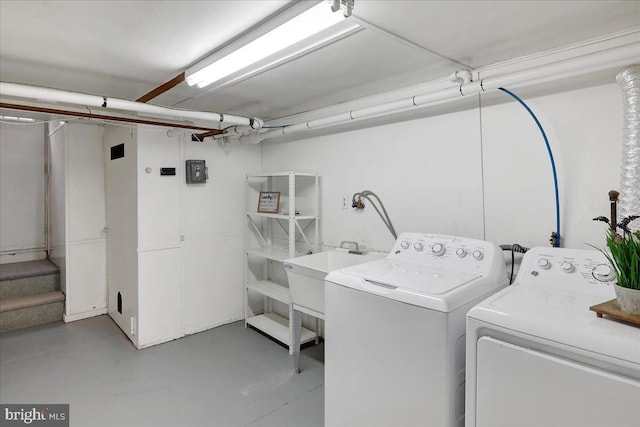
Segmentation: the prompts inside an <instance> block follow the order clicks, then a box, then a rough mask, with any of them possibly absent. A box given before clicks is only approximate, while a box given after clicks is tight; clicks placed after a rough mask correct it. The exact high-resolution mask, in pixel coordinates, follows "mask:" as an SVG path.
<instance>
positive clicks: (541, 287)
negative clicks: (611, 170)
mask: <svg viewBox="0 0 640 427" xmlns="http://www.w3.org/2000/svg"><path fill="white" fill-rule="evenodd" d="M613 279H614V275H613V274H612V271H611V269H610V267H609V264H608V263H607V261H606V259H605V258H604V256H603V255H602V254H601V253H600V252H597V251H587V250H574V249H559V248H533V249H531V250H530V251H529V252H527V253H526V255H525V256H524V258H523V260H522V264H521V267H520V271H519V273H518V276H517V279H516V281H515V283H514V284H513V285H512V286H509V287H508V288H506V289H504V290H502V291H500V292H499V293H497V294H495V295H493V296H491V297H489V298H488V299H486V300H485V301H483V302H482V303H480V304H479V305H477V306H476V307H474V308H473V309H471V310H470V311H469V313H468V315H467V397H466V425H467V427H489V426H490V427H500V426H504V427H518V426H536V427H538V426H545V427H547V426H548V427H553V426H558V427H560V426H561V427H572V426H575V427H588V426H594V427H596V426H598V427H602V426H609V427H638V426H640V328H639V327H637V326H631V325H628V324H624V323H622V322H619V321H616V320H612V319H610V318H606V317H604V318H598V317H597V316H596V313H594V312H593V311H590V310H589V307H591V306H593V305H596V304H600V303H602V302H605V301H608V300H611V299H613V298H615V294H614V290H613V285H612V283H613V282H612V281H613Z"/></svg>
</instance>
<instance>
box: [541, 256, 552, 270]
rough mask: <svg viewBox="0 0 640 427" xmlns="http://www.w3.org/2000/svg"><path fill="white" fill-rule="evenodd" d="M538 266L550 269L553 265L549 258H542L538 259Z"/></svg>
mask: <svg viewBox="0 0 640 427" xmlns="http://www.w3.org/2000/svg"><path fill="white" fill-rule="evenodd" d="M538 267H540V268H542V269H543V270H548V269H549V268H550V267H551V263H550V262H549V260H548V259H547V258H540V259H539V260H538Z"/></svg>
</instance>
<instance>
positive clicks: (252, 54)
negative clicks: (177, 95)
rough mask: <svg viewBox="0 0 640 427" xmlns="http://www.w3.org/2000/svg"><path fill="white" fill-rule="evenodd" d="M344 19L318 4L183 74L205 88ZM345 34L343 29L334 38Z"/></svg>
mask: <svg viewBox="0 0 640 427" xmlns="http://www.w3.org/2000/svg"><path fill="white" fill-rule="evenodd" d="M345 19H346V18H345V17H344V16H343V15H342V14H341V13H334V12H332V11H331V7H329V5H327V4H326V3H325V2H321V3H319V4H317V5H316V6H314V7H312V8H310V9H308V10H307V11H305V12H304V13H302V14H300V15H298V16H296V17H294V18H292V19H290V20H289V21H287V22H285V23H284V24H282V25H280V26H279V27H276V28H275V29H273V30H271V31H269V32H268V33H266V34H264V35H263V36H261V37H258V38H257V39H255V40H253V41H252V42H250V43H247V44H246V45H244V46H242V47H240V48H239V49H237V50H235V51H233V52H231V53H230V54H228V55H226V56H223V57H222V58H220V59H218V60H214V61H212V57H213V56H215V54H214V55H213V56H211V57H209V58H207V59H205V60H203V61H201V62H199V63H198V64H196V65H194V66H192V67H190V68H189V69H187V70H186V71H185V78H186V81H187V84H189V86H193V85H197V86H198V87H199V88H203V87H205V86H208V85H210V84H211V83H214V82H216V81H218V80H220V79H223V78H225V77H227V76H229V75H231V74H233V73H235V72H237V71H240V70H242V69H245V68H247V67H249V66H250V65H252V64H255V63H256V62H259V61H262V60H264V59H265V58H267V57H270V56H272V55H275V54H276V53H278V52H281V51H283V50H285V49H287V48H289V47H291V46H293V45H295V44H296V43H298V42H301V41H303V40H306V39H308V38H310V37H311V36H313V35H315V34H318V33H320V32H322V31H324V30H327V29H328V28H330V27H332V26H334V25H336V24H338V23H339V22H342V21H344V20H345ZM356 26H357V25H356ZM344 32H345V31H344V29H342V30H341V31H340V32H339V33H338V34H336V35H335V37H337V36H339V35H340V34H343V33H344Z"/></svg>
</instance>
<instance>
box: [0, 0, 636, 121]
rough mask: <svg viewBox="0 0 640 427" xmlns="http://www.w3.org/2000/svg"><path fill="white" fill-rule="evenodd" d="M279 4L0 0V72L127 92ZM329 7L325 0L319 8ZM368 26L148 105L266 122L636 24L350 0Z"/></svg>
mask: <svg viewBox="0 0 640 427" xmlns="http://www.w3.org/2000/svg"><path fill="white" fill-rule="evenodd" d="M290 3H291V2H289V1H275V0H257V1H248V0H243V1H219V0H217V1H95V0H94V1H11V0H0V80H2V81H10V82H18V83H26V84H32V85H40V86H48V87H54V88H60V89H65V90H72V91H78V92H85V93H92V94H96V95H102V96H111V97H119V98H126V99H131V100H134V99H136V98H138V97H139V96H141V95H143V94H145V93H146V92H148V91H150V90H151V89H153V88H155V87H157V86H159V85H161V84H162V83H164V82H166V81H168V80H170V79H171V78H173V77H174V76H176V75H178V74H180V73H181V72H182V71H184V70H185V69H186V68H187V67H189V66H190V65H192V64H194V63H196V62H198V60H199V59H201V58H203V57H205V56H207V55H208V54H209V53H210V52H213V51H215V50H216V49H217V48H219V47H221V46H222V45H224V44H225V43H228V42H229V41H231V40H232V39H234V38H236V37H238V36H239V35H241V34H242V33H243V32H245V31H247V30H249V29H250V28H252V27H254V26H255V25H257V24H258V23H260V22H261V21H263V20H265V19H266V18H268V17H269V16H271V15H273V14H275V13H277V12H278V11H280V10H281V9H282V8H285V7H287V6H288V5H289V4H290ZM327 7H329V6H327ZM354 16H355V17H357V18H359V19H361V20H363V21H366V22H367V23H369V24H370V26H369V27H368V28H367V29H365V30H364V31H361V32H359V33H356V34H354V35H351V36H349V37H347V38H345V39H343V40H341V41H339V42H336V43H334V44H331V45H329V46H327V47H324V48H322V49H319V50H317V51H315V52H312V53H310V54H308V55H305V56H303V57H301V58H298V59H296V60H293V61H291V62H288V63H286V64H284V65H281V66H279V67H276V68H273V69H271V70H268V71H266V72H263V73H261V74H258V75H255V76H253V77H251V78H249V79H247V80H244V81H241V82H239V83H236V84H234V85H231V86H227V87H224V88H221V89H216V90H206V89H197V88H191V87H188V86H187V84H186V83H181V84H180V85H178V86H177V87H175V88H173V89H171V90H170V91H168V92H166V93H165V94H163V95H161V96H159V97H158V98H156V99H154V100H153V101H151V102H152V103H154V104H158V105H164V106H175V107H180V108H188V109H198V110H204V111H218V112H224V113H232V114H240V115H244V116H255V117H261V118H264V119H267V120H269V119H275V118H279V117H284V116H289V115H292V114H295V113H299V112H304V111H308V110H312V109H316V108H320V107H323V106H328V105H333V104H337V103H340V102H345V101H348V100H351V99H354V98H360V97H363V96H367V95H371V94H375V93H380V92H383V91H388V90H393V89H397V88H401V87H405V86H409V85H412V84H416V83H420V82H427V81H431V80H435V79H439V78H442V77H444V76H446V75H448V74H450V73H451V72H453V71H455V70H457V69H459V68H461V65H464V66H466V67H469V68H477V67H481V66H486V65H490V64H494V63H497V62H501V61H505V60H509V59H512V58H517V57H521V56H525V55H529V54H532V53H535V52H539V51H543V50H548V49H552V48H556V47H560V46H565V45H568V44H572V43H577V42H580V41H584V40H588V39H592V38H596V37H600V36H603V35H607V34H611V33H614V32H618V31H623V30H628V29H631V28H638V27H640V1H613V0H605V1H580V0H568V1H552V0H544V1H524V0H516V1H507V0H501V1H499V0H494V1H480V0H478V1H473V0H470V1H428V0H423V1H417V0H416V1H401V0H395V1H392V0H388V1H385V0H355V9H354Z"/></svg>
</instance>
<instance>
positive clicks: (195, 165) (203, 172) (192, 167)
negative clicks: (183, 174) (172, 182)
mask: <svg viewBox="0 0 640 427" xmlns="http://www.w3.org/2000/svg"><path fill="white" fill-rule="evenodd" d="M186 166H187V167H186V170H187V184H204V183H205V182H207V178H209V176H208V173H207V165H206V162H205V161H204V160H187V165H186Z"/></svg>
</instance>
